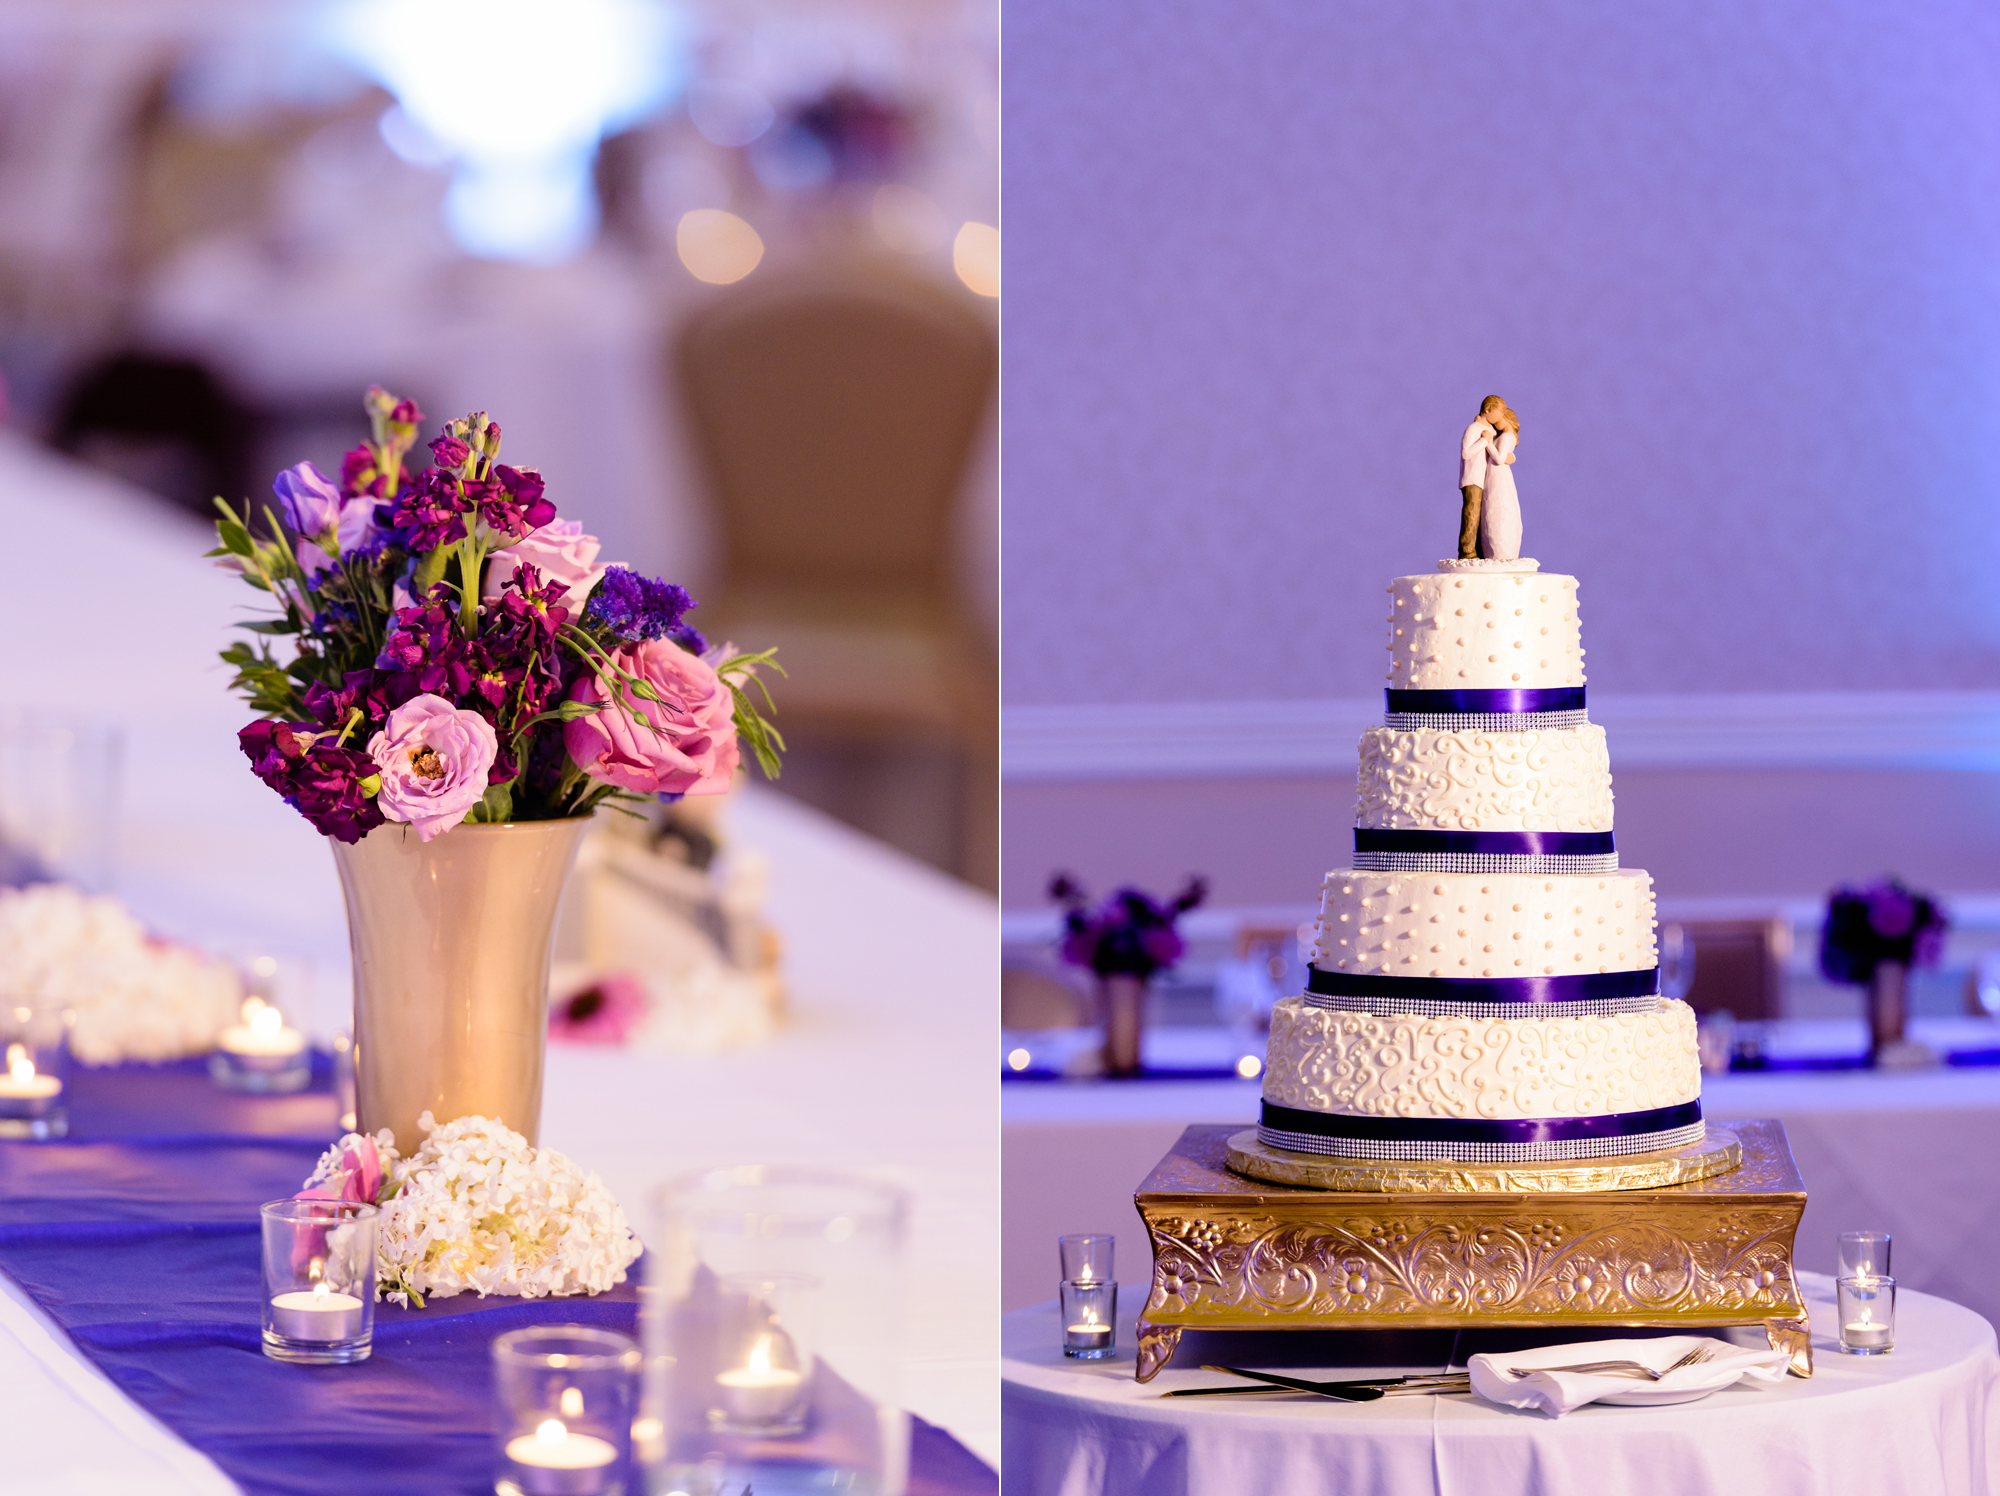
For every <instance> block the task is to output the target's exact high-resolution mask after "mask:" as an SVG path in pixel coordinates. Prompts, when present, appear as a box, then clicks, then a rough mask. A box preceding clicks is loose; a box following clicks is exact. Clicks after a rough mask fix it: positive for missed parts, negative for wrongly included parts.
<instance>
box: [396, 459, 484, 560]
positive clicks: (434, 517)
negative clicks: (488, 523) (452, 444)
mask: <svg viewBox="0 0 2000 1496" xmlns="http://www.w3.org/2000/svg"><path fill="white" fill-rule="evenodd" d="M383 507H386V508H388V510H389V524H390V525H391V526H393V527H394V528H395V529H396V530H397V532H398V533H399V535H400V537H401V540H402V543H403V545H404V547H405V549H407V550H409V551H410V552H411V553H413V554H415V555H424V554H426V553H428V552H430V551H435V550H437V549H439V548H440V547H443V546H448V545H456V544H458V542H459V541H461V540H463V539H465V537H466V534H467V533H468V529H467V520H468V517H469V516H470V515H471V514H472V512H473V510H474V508H475V507H476V506H475V504H474V502H473V500H472V498H471V497H470V496H468V495H467V493H466V490H465V485H464V484H463V483H461V482H460V481H459V480H458V478H457V477H456V476H455V475H454V474H452V473H450V472H447V471H445V470H444V469H442V468H427V469H426V470H425V471H424V472H423V473H422V474H421V475H419V476H418V477H417V478H416V479H414V480H413V481H412V482H411V483H410V484H409V485H408V486H407V487H406V488H404V490H403V491H402V493H401V494H400V495H399V496H398V497H397V499H396V501H395V503H394V504H391V505H387V506H383Z"/></svg>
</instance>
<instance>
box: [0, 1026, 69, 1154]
mask: <svg viewBox="0 0 2000 1496" xmlns="http://www.w3.org/2000/svg"><path fill="white" fill-rule="evenodd" d="M75 1025H76V1017H75V1015H74V1014H73V1013H71V1011H70V1010H69V1008H68V1007H66V1006H65V1005H63V1004H61V1003H54V1002H48V1001H46V1000H44V999H42V998H37V997H0V1138H32V1139H35V1140H36V1141H42V1142H45V1141H47V1140H48V1139H50V1138H61V1137H67V1136H68V1135H69V1086H70V1047H69V1038H70V1031H71V1030H72V1029H73V1028H74V1027H75Z"/></svg>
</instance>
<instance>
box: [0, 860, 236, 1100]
mask: <svg viewBox="0 0 2000 1496" xmlns="http://www.w3.org/2000/svg"><path fill="white" fill-rule="evenodd" d="M0 991H4V992H8V993H12V994H14V995H16V996H20V997H35V998H42V999H48V1000H52V1001H60V1002H62V1003H64V1004H66V1005H67V1006H68V1007H69V1008H70V1009H71V1011H73V1012H74V1013H75V1014H76V1027H75V1028H74V1029H73V1030H72V1031H71V1034H70V1047H71V1049H72V1050H73V1051H74V1052H75V1054H76V1057H77V1058H78V1059H79V1060H81V1061H83V1062H84V1063H85V1064H86V1065H115V1064H117V1063H119V1062H120V1061H122V1060H149V1061H150V1060H171V1059H178V1058H179V1057H180V1056H182V1055H189V1054H200V1053H203V1052H204V1051H207V1050H210V1049H213V1048H214V1047H215V1040H216V1037H217V1036H218V1035H219V1034H221V1032H222V1031H223V1029H225V1028H227V1027H228V1026H229V1025H230V1024H232V1023H235V1022H236V1021H237V1013H238V1009H239V1008H240V1006H241V1004H242V1001H243V991H242V984H241V982H240V981H239V980H238V978H237V974H236V971H235V969H234V968H233V967H231V966H230V965H229V964H228V963H227V962H224V961H217V960H214V959H212V958H210V957H208V956H205V955H203V954H201V953H200V952H198V951H193V950H189V949H188V948H186V947H185V946H179V945H173V944H170V943H168V942H166V941H163V940H158V939H155V938H154V937H153V936H152V935H150V934H148V933H147V930H146V927H145V926H144V925H142V924H140V923H139V921H138V920H136V919H134V918H133V917H132V915H131V914H130V913H129V912H128V911H127V910H126V908H125V906H124V905H123V904H121V903H119V902H118V900H116V899H114V898H109V897H101V896H100V897H92V896H90V895H88V894H85V893H82V892H80V891H79V890H77V889H74V888H71V887H69V886H67V885H65V884H60V883H42V884H36V885H34V886H33V887H30V888H21V889H0Z"/></svg>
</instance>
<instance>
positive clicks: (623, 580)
mask: <svg viewBox="0 0 2000 1496" xmlns="http://www.w3.org/2000/svg"><path fill="white" fill-rule="evenodd" d="M696 606H698V604H696V602H695V600H694V599H693V598H691V597H689V596H688V595H687V589H686V588H685V587H677V586H675V585H674V584H673V583H672V582H661V581H657V580H655V579H654V578H652V577H642V576H640V575H639V573H637V572H636V571H633V570H632V569H631V568H630V567H626V566H614V567H611V568H610V569H609V570H607V571H606V572H605V573H604V580H603V581H601V582H599V583H598V584H597V590H596V591H594V592H592V593H591V594H590V603H589V605H588V606H587V607H585V608H584V610H583V611H584V614H585V616H586V617H588V618H591V619H593V620H594V621H596V622H597V623H601V624H602V625H604V627H605V628H607V629H609V630H611V632H612V633H614V634H616V635H617V636H618V637H619V638H620V639H630V640H633V641H635V642H636V641H638V640H641V639H664V638H666V637H668V636H669V635H670V634H672V632H673V631H674V629H675V628H676V627H677V626H678V625H679V623H680V621H681V615H682V614H683V613H686V612H688V611H689V610H690V609H692V608H694V607H696ZM697 637H699V636H697Z"/></svg>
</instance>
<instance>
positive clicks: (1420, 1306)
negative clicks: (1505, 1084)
mask: <svg viewBox="0 0 2000 1496" xmlns="http://www.w3.org/2000/svg"><path fill="white" fill-rule="evenodd" d="M1709 1131H1710V1135H1711V1138H1712V1139H1714V1140H1715V1141H1716V1142H1717V1143H1718V1144H1719V1145H1721V1146H1720V1147H1719V1148H1718V1149H1717V1150H1712V1151H1710V1152H1708V1153H1707V1154H1705V1155H1704V1154H1701V1153H1700V1150H1701V1149H1702V1148H1704V1147H1705V1146H1706V1142H1705V1143H1704V1144H1703V1145H1696V1149H1697V1157H1696V1158H1695V1159H1694V1160H1691V1161H1689V1162H1688V1165H1687V1166H1688V1167H1690V1168H1693V1167H1694V1166H1695V1165H1697V1164H1702V1166H1704V1167H1705V1166H1706V1165H1705V1164H1703V1163H1702V1160H1703V1159H1704V1158H1705V1159H1706V1162H1707V1163H1713V1162H1714V1160H1715V1158H1716V1157H1717V1156H1718V1155H1719V1156H1721V1157H1725V1158H1726V1157H1727V1156H1728V1148H1727V1144H1725V1143H1723V1142H1722V1140H1723V1139H1724V1138H1727V1139H1729V1140H1730V1141H1733V1142H1734V1144H1735V1147H1736V1157H1737V1158H1738V1159H1739V1160H1740V1162H1738V1163H1737V1164H1736V1166H1735V1167H1733V1168H1728V1169H1727V1171H1726V1172H1721V1171H1717V1172H1710V1173H1707V1174H1705V1175H1698V1176H1697V1177H1692V1178H1685V1179H1682V1180H1681V1181H1679V1182H1676V1183H1669V1184H1660V1185H1651V1186H1631V1185H1613V1186H1600V1187H1594V1188H1576V1187H1573V1186H1570V1185H1564V1186H1562V1187H1559V1188H1554V1187H1549V1186H1547V1185H1546V1184H1544V1186H1543V1187H1541V1188H1531V1187H1521V1188H1512V1187H1509V1188H1506V1189H1502V1188H1499V1187H1497V1185H1496V1186H1493V1187H1476V1185H1477V1184H1489V1185H1490V1184H1491V1182H1492V1180H1493V1179H1497V1178H1498V1177H1500V1176H1502V1175H1505V1174H1509V1173H1512V1174H1514V1175H1516V1176H1520V1175H1521V1171H1523V1170H1524V1169H1525V1168H1526V1167H1527V1166H1524V1165H1518V1164H1517V1165H1501V1166H1481V1168H1480V1169H1479V1170H1478V1171H1477V1180H1476V1182H1475V1177H1474V1174H1473V1173H1472V1172H1469V1171H1468V1170H1467V1168H1466V1166H1463V1165H1455V1166H1452V1167H1451V1168H1450V1169H1443V1168H1440V1167H1439V1166H1410V1165H1398V1166H1395V1167H1397V1168H1401V1169H1404V1170H1408V1169H1410V1168H1412V1167H1416V1168H1417V1169H1418V1170H1419V1171H1420V1172H1421V1173H1423V1174H1424V1175H1426V1176H1432V1177H1431V1178H1430V1182H1428V1183H1427V1184H1426V1186H1425V1187H1424V1188H1422V1189H1418V1190H1404V1189H1402V1188H1401V1187H1400V1186H1395V1187H1392V1186H1390V1185H1388V1184H1386V1183H1384V1182H1383V1181H1384V1180H1385V1179H1387V1178H1388V1177H1389V1175H1388V1173H1387V1171H1386V1170H1383V1169H1382V1167H1381V1166H1379V1165H1376V1164H1373V1163H1368V1162H1367V1161H1361V1160H1331V1159H1317V1158H1313V1157H1312V1156H1311V1155H1306V1154H1296V1153H1290V1152H1286V1151H1284V1150H1279V1149H1266V1150H1264V1152H1265V1153H1267V1154H1269V1155H1271V1156H1272V1160H1273V1166H1274V1167H1275V1166H1277V1165H1281V1164H1287V1163H1288V1162H1289V1163H1290V1164H1292V1165H1298V1164H1300V1163H1301V1161H1303V1162H1304V1163H1305V1164H1306V1165H1319V1166H1330V1167H1331V1172H1329V1173H1328V1174H1327V1175H1326V1176H1325V1177H1336V1175H1337V1172H1338V1168H1339V1167H1346V1168H1348V1169H1352V1168H1354V1167H1355V1166H1356V1165H1357V1164H1366V1167H1367V1168H1368V1169H1370V1170H1372V1171H1376V1172H1374V1173H1373V1174H1372V1176H1371V1178H1372V1181H1373V1182H1371V1183H1369V1184H1367V1185H1366V1186H1361V1185H1357V1184H1355V1183H1354V1181H1353V1180H1351V1179H1348V1180H1344V1181H1343V1184H1344V1187H1342V1188H1338V1189H1329V1188H1318V1187H1313V1186H1310V1185H1307V1184H1304V1183H1295V1182H1292V1181H1289V1180H1285V1181H1276V1180H1271V1179H1268V1178H1257V1179H1250V1178H1245V1177H1243V1176H1242V1175H1241V1174H1238V1173H1235V1172H1232V1170H1231V1168H1230V1164H1231V1160H1232V1150H1234V1151H1235V1153H1236V1154H1237V1155H1239V1156H1241V1157H1243V1158H1245V1159H1246V1160H1254V1161H1256V1162H1258V1163H1259V1164H1260V1165H1261V1164H1262V1163H1263V1162H1264V1160H1263V1159H1262V1157H1261V1156H1260V1155H1255V1154H1253V1153H1252V1152H1251V1151H1250V1150H1249V1149H1248V1148H1246V1147H1242V1146H1239V1145H1240V1144H1241V1143H1242V1142H1243V1139H1242V1128H1241V1126H1240V1124H1239V1125H1237V1126H1195V1127H1190V1128H1188V1129H1187V1130H1186V1131H1185V1132H1184V1133H1182V1134H1181V1137H1180V1140H1179V1141H1178V1142H1176V1143H1175V1144H1174V1146H1173V1147H1172V1148H1171V1149H1170V1150H1169V1151H1168V1153H1167V1156H1166V1157H1165V1158H1164V1159H1162V1160H1161V1161H1160V1163H1159V1166H1158V1167H1156V1168H1155V1169H1154V1170H1153V1172H1152V1173H1151V1174H1150V1175H1148V1176H1147V1178H1146V1181H1145V1183H1143V1184H1142V1185H1140V1186H1139V1190H1138V1193H1137V1194H1136V1195H1135V1196H1134V1204H1136V1205H1137V1207H1138V1210H1139V1216H1140V1219H1141V1220H1142V1221H1144V1223H1145V1226H1146V1234H1147V1236H1148V1238H1149V1240H1150V1242H1151V1244H1152V1249H1153V1281H1152V1285H1151V1290H1150V1292H1149V1293H1148V1295H1147V1299H1146V1307H1145V1308H1144V1309H1143V1310H1142V1311H1141V1313H1140V1318H1139V1323H1138V1357H1139V1359H1138V1378H1139V1380H1140V1381H1142V1382H1146V1381H1151V1380H1152V1378H1153V1377H1154V1376H1155V1375H1157V1374H1158V1372H1159V1371H1160V1368H1161V1367H1163V1366H1165V1365H1166V1363H1167V1362H1168V1361H1169V1360H1171V1359H1172V1357H1173V1353H1174V1347H1175V1345H1176V1343H1178V1341H1179V1339H1180V1336H1181V1333H1182V1332H1183V1331H1184V1330H1188V1329H1201V1330H1249V1329H1266V1330H1343V1329H1352V1330H1383V1329H1421V1328H1438V1327H1443V1328H1451V1329H1458V1328H1481V1329H1490V1328H1498V1327H1514V1328H1546V1329H1554V1330H1562V1329H1571V1328H1576V1329H1580V1328H1583V1327H1586V1326H1635V1327H1636V1326H1648V1327H1660V1328H1671V1329H1698V1328H1715V1327H1720V1326H1724V1325H1759V1324H1760V1325H1763V1326H1764V1328H1765V1331H1766V1333H1767V1334H1768V1335H1769V1337H1770V1340H1771V1343H1772V1344H1773V1345H1774V1346H1777V1347H1779V1348H1781V1349H1784V1350H1787V1351H1789V1352H1790V1353H1791V1355H1792V1370H1793V1371H1795V1372H1796V1373H1798V1374H1799V1375H1801V1376H1810V1375H1811V1374H1812V1349H1811V1340H1810V1338H1809V1336H1808V1334H1807V1331H1806V1323H1805V1321H1806V1308H1805V1301H1804V1299H1803V1298H1801V1297H1800V1294H1799V1289H1798V1284H1797V1282H1796V1280H1795V1279H1794V1277H1793V1274H1792V1239H1793V1236H1794V1235H1795V1233H1796V1232H1797V1230H1798V1225H1799V1217H1800V1216H1801V1215H1802V1214H1803V1213H1804V1211H1805V1204H1806V1192H1805V1184H1804V1182H1803V1181H1802V1180H1801V1179H1800V1178H1799V1172H1798V1167H1797V1166H1796V1165H1795V1164H1794V1163H1793V1162H1792V1153H1791V1148H1790V1147H1789V1145H1788V1144H1787V1143H1786V1140H1785V1129H1784V1126H1783V1125H1782V1124H1781V1123H1778V1122H1775V1121H1770V1120H1758V1121H1747V1122H1722V1123H1714V1124H1711V1125H1710V1129H1709ZM1255 1137H1256V1135H1255V1132H1254V1130H1253V1131H1252V1132H1251V1133H1250V1134H1249V1141H1250V1142H1251V1143H1254V1142H1255ZM1258 1146H1259V1147H1261V1145H1258ZM1684 1151H1685V1150H1678V1149H1677V1150H1671V1152H1672V1153H1675V1154H1678V1153H1681V1152H1684ZM1650 1157H1651V1158H1652V1159H1653V1160H1654V1161H1656V1162H1657V1161H1660V1160H1661V1159H1662V1158H1663V1156H1662V1155H1651V1156H1650ZM1610 1162H1615V1161H1609V1160H1607V1161H1593V1165H1592V1166H1593V1167H1601V1166H1602V1164H1604V1163H1610ZM1628 1162H1636V1160H1634V1161H1628ZM1536 1167H1538V1168H1539V1167H1547V1166H1536ZM1554 1167H1557V1168H1568V1169H1574V1168H1576V1167H1577V1166H1576V1165H1559V1166H1554ZM1489 1171H1491V1173H1490V1174H1489ZM1515 1182H1516V1183H1517V1184H1518V1183H1520V1182H1521V1178H1520V1177H1517V1178H1516V1180H1515Z"/></svg>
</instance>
